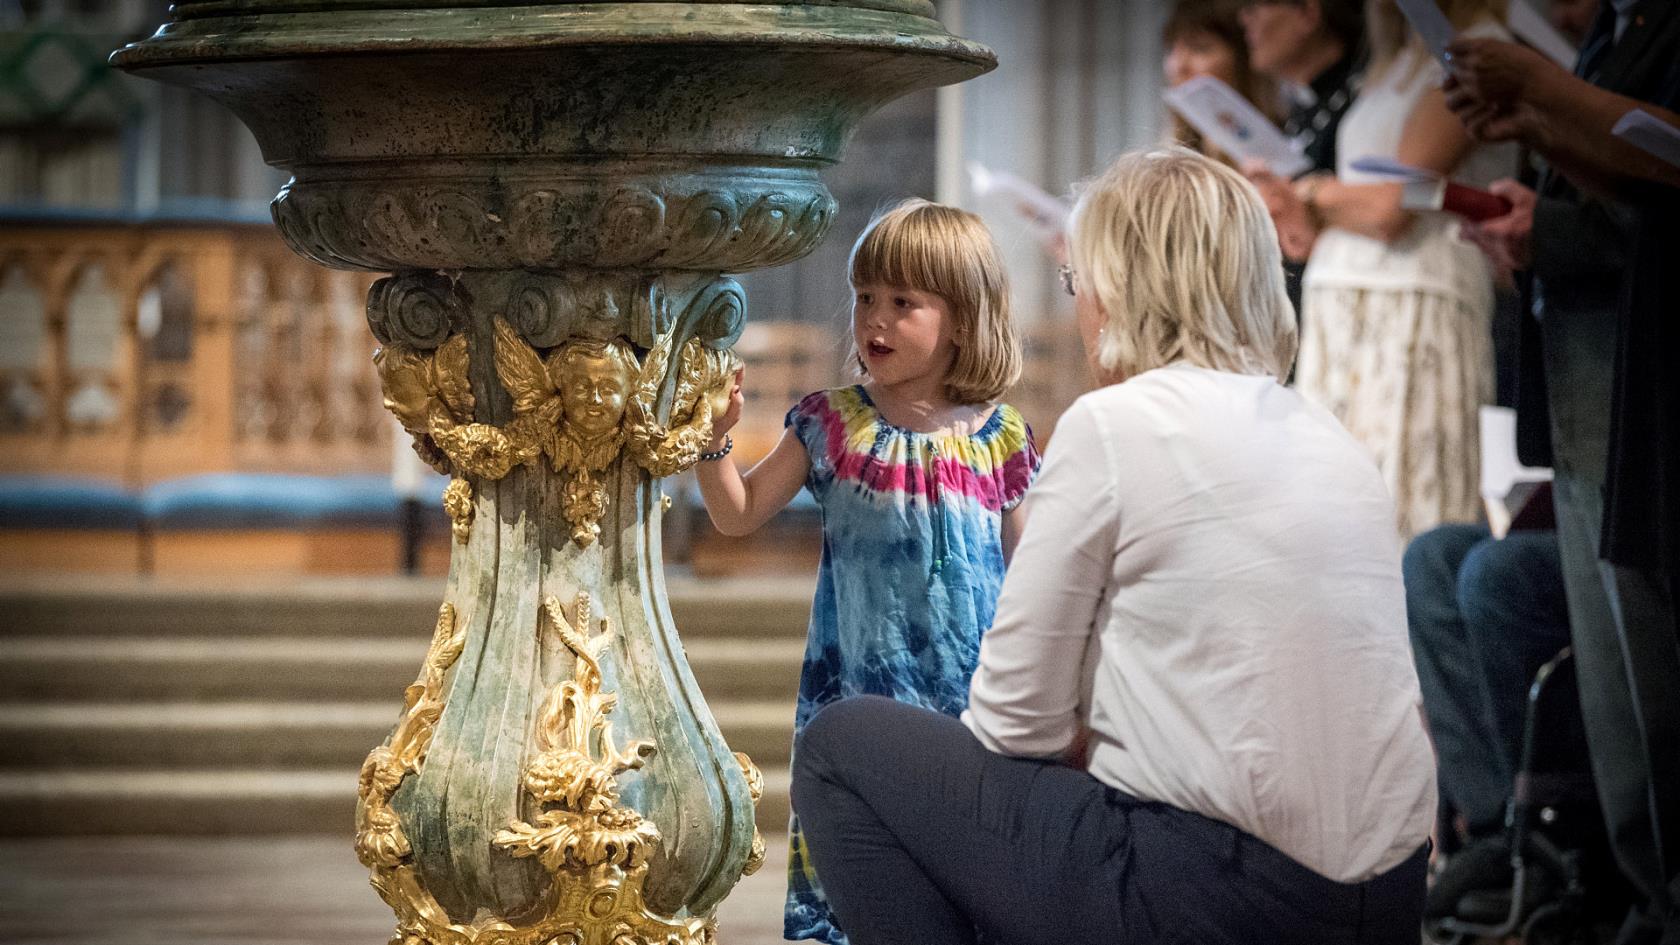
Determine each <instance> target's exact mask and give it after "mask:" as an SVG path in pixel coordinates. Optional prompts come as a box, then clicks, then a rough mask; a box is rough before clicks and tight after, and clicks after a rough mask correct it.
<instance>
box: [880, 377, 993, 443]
mask: <svg viewBox="0 0 1680 945" xmlns="http://www.w3.org/2000/svg"><path fill="white" fill-rule="evenodd" d="M851 390H852V392H853V393H855V394H856V395H857V397H858V400H860V401H862V403H863V406H865V407H867V408H869V409H870V410H871V411H872V412H873V413H874V414H875V420H876V422H877V423H879V424H880V425H881V426H882V427H885V428H886V429H888V430H890V431H892V432H894V433H899V434H902V435H904V436H907V437H914V438H919V439H924V440H937V439H958V440H979V441H981V442H984V441H986V440H989V439H991V438H992V437H993V436H994V435H996V434H997V431H998V429H999V428H1001V427H1002V426H1003V405H1002V404H994V405H992V412H991V414H990V415H988V416H987V417H986V422H985V423H983V424H981V425H980V429H979V430H976V431H975V432H973V433H949V432H945V433H937V432H936V433H924V432H922V431H920V430H912V429H910V428H909V427H901V426H899V425H898V424H896V423H893V422H892V421H891V420H888V419H887V415H886V414H884V413H882V412H881V408H880V407H879V406H877V405H876V403H875V399H874V398H873V397H870V396H869V391H868V390H867V389H865V388H864V386H863V385H862V384H853V385H852V387H851Z"/></svg>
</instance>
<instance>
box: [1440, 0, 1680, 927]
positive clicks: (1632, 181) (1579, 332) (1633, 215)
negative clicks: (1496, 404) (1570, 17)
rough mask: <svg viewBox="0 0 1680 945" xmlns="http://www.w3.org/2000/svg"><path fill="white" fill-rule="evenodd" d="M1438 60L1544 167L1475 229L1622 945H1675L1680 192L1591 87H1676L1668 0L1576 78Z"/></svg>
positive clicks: (1610, 24) (1455, 102)
mask: <svg viewBox="0 0 1680 945" xmlns="http://www.w3.org/2000/svg"><path fill="white" fill-rule="evenodd" d="M1451 55H1452V59H1453V61H1452V64H1451V67H1452V70H1453V76H1454V78H1453V79H1452V80H1450V81H1449V85H1448V100H1449V104H1451V105H1452V106H1453V107H1454V109H1455V110H1456V111H1458V112H1459V114H1460V116H1461V117H1463V118H1464V119H1465V122H1466V125H1467V126H1468V127H1469V128H1470V130H1471V132H1472V134H1475V135H1477V136H1478V137H1482V138H1484V139H1507V138H1518V139H1521V140H1523V141H1524V142H1525V143H1527V144H1529V145H1530V146H1531V147H1533V148H1534V149H1535V150H1536V151H1538V152H1539V153H1540V154H1541V155H1542V156H1544V157H1546V158H1547V159H1548V161H1550V162H1551V164H1552V169H1551V170H1549V171H1548V172H1547V173H1546V174H1545V175H1544V176H1543V178H1542V180H1541V182H1540V186H1539V190H1538V193H1536V192H1533V191H1528V190H1526V189H1524V188H1522V187H1520V186H1519V185H1516V184H1515V183H1512V182H1502V183H1501V184H1499V185H1496V187H1495V189H1496V190H1497V191H1498V192H1499V193H1501V194H1503V195H1504V196H1506V197H1507V198H1508V199H1510V200H1511V201H1512V204H1513V207H1514V209H1513V211H1512V212H1511V213H1510V214H1508V215H1507V216H1505V217H1502V218H1500V219H1498V220H1494V221H1490V222H1489V223H1487V224H1485V225H1483V226H1482V227H1480V228H1479V229H1478V230H1477V231H1476V232H1475V233H1473V235H1475V236H1476V237H1477V238H1478V239H1479V241H1481V242H1482V243H1483V245H1484V247H1485V248H1487V249H1488V250H1489V252H1490V254H1491V255H1493V256H1494V257H1495V260H1496V261H1498V262H1505V263H1507V264H1512V265H1513V266H1514V268H1526V269H1527V270H1528V271H1529V273H1530V274H1531V276H1532V288H1531V297H1532V301H1533V314H1534V319H1532V320H1525V324H1524V338H1523V348H1524V356H1525V357H1524V361H1525V363H1524V370H1523V372H1522V377H1521V386H1520V389H1519V400H1518V408H1519V412H1518V417H1519V426H1520V430H1519V440H1520V444H1519V445H1520V446H1521V447H1522V450H1523V454H1524V460H1525V461H1527V462H1530V463H1535V464H1543V463H1545V462H1547V461H1548V460H1549V461H1550V462H1551V464H1552V465H1553V467H1554V469H1555V471H1556V476H1557V480H1556V486H1555V491H1554V496H1555V502H1556V508H1557V519H1558V531H1559V540H1560V543H1561V550H1562V554H1563V563H1564V574H1565V581H1566V586H1567V593H1568V598H1569V611H1570V622H1571V637H1572V641H1573V646H1574V649H1575V656H1576V660H1577V672H1578V675H1579V678H1580V691H1581V704H1582V705H1581V707H1582V714H1583V717H1584V720H1585V722H1586V726H1587V732H1588V738H1589V745H1590V754H1591V761H1592V766H1593V773H1594V779H1595V781H1596V782H1597V785H1598V791H1599V797H1600V801H1601V804H1602V805H1603V809H1604V815H1605V821H1606V824H1607V826H1608V827H1609V830H1610V837H1611V843H1612V845H1613V847H1614V849H1615V852H1616V856H1617V860H1618V862H1619V863H1620V865H1621V867H1622V871H1623V873H1625V874H1626V875H1627V877H1628V879H1629V880H1630V881H1631V882H1632V883H1633V885H1634V887H1635V888H1636V889H1637V890H1638V891H1639V893H1640V894H1641V895H1642V896H1644V897H1645V899H1646V902H1645V903H1644V904H1643V907H1642V908H1641V909H1640V910H1638V911H1637V912H1636V913H1635V914H1634V915H1631V916H1630V917H1629V920H1628V922H1627V923H1626V924H1625V925H1624V927H1623V930H1622V935H1621V936H1620V937H1619V938H1618V942H1625V943H1635V942H1657V941H1661V942H1663V943H1680V770H1677V765H1680V636H1677V633H1676V625H1675V606H1674V604H1675V596H1674V579H1673V574H1674V564H1675V561H1674V542H1675V537H1676V535H1675V533H1676V532H1677V531H1680V521H1677V520H1676V518H1675V512H1676V510H1675V508H1674V505H1673V497H1674V496H1673V492H1674V468H1673V462H1674V460H1673V457H1672V456H1667V455H1665V452H1666V449H1667V447H1665V446H1664V444H1665V443H1666V444H1668V446H1672V444H1673V441H1672V436H1673V434H1674V432H1675V431H1674V426H1673V424H1674V416H1673V414H1674V409H1673V408H1674V402H1675V394H1674V387H1675V386H1676V385H1675V384H1674V382H1673V380H1672V373H1671V372H1672V359H1673V354H1674V352H1675V351H1676V348H1675V347H1674V346H1673V345H1672V343H1671V342H1672V341H1673V327H1672V323H1673V322H1674V321H1675V320H1676V313H1677V312H1680V308H1669V306H1670V305H1672V304H1673V303H1674V302H1675V301H1676V300H1677V299H1680V293H1677V292H1675V291H1674V287H1675V286H1676V285H1680V272H1676V271H1675V269H1676V260H1677V259H1680V248H1677V247H1675V246H1674V245H1673V243H1672V239H1673V234H1674V232H1675V228H1674V225H1673V216H1674V215H1675V214H1676V213H1677V212H1680V206H1677V205H1680V200H1676V199H1675V194H1676V193H1680V191H1675V190H1674V189H1673V188H1669V187H1666V186H1664V185H1662V184H1660V183H1651V181H1652V180H1655V181H1666V180H1668V177H1667V176H1666V172H1665V171H1663V170H1662V169H1661V168H1660V167H1658V166H1657V164H1656V163H1655V162H1654V161H1652V160H1650V159H1648V158H1645V157H1641V156H1639V155H1636V154H1633V153H1631V152H1629V151H1628V150H1627V146H1626V145H1624V144H1622V143H1621V142H1618V141H1613V140H1610V139H1609V138H1608V135H1607V134H1606V133H1607V132H1608V129H1609V124H1610V123H1613V121H1614V119H1613V118H1612V119H1611V122H1609V123H1606V122H1603V121H1602V118H1601V117H1594V114H1593V113H1592V112H1591V110H1590V109H1589V108H1588V105H1589V103H1598V104H1597V106H1595V107H1599V111H1600V112H1602V109H1603V107H1619V108H1621V109H1622V110H1624V111H1625V108H1626V106H1625V104H1624V105H1620V106H1617V105H1603V104H1602V103H1603V99H1602V96H1600V95H1598V92H1610V93H1616V94H1617V95H1619V96H1622V97H1625V98H1626V99H1627V100H1638V101H1644V102H1654V103H1657V104H1665V103H1669V102H1671V101H1672V99H1673V97H1674V95H1675V92H1676V89H1675V88H1674V86H1675V84H1676V81H1677V78H1680V76H1677V72H1680V68H1677V61H1680V0H1613V2H1606V3H1604V4H1602V6H1601V8H1600V10H1599V15H1598V17H1597V19H1596V20H1595V22H1594V24H1593V28H1592V31H1591V33H1590V34H1589V36H1588V38H1587V41H1586V45H1585V46H1584V47H1583V49H1582V53H1581V57H1580V60H1579V62H1578V64H1577V67H1576V70H1575V75H1576V77H1577V79H1579V80H1584V82H1581V81H1575V80H1570V79H1569V78H1568V77H1567V76H1562V75H1561V71H1559V72H1558V73H1557V74H1556V75H1552V74H1551V70H1550V67H1549V65H1548V64H1546V63H1545V62H1544V60H1541V59H1540V58H1539V57H1538V56H1535V55H1534V54H1532V53H1530V52H1527V51H1522V50H1518V49H1517V48H1516V47H1513V46H1511V44H1502V43H1492V42H1466V43H1461V44H1458V45H1456V46H1454V47H1453V48H1452V50H1451ZM1535 77H1539V78H1535ZM1595 90H1596V91H1595ZM1545 96H1551V97H1552V100H1550V101H1549V102H1543V101H1541V98H1542V97H1545ZM1613 97H1614V96H1612V98H1613ZM1600 126H1602V127H1600ZM1641 168H1644V169H1645V170H1646V173H1643V174H1641V173H1640V169H1641ZM1630 171H1631V172H1632V173H1630ZM1639 177H1644V178H1645V180H1643V181H1641V180H1637V179H1636V178H1639ZM1665 241H1667V242H1666V244H1665ZM1665 245H1666V248H1667V251H1668V252H1669V253H1670V255H1669V257H1668V259H1667V261H1666V262H1664V261H1663V260H1662V253H1663V251H1664V246H1665ZM1658 309H1667V311H1666V316H1667V317H1666V319H1665V318H1660V317H1655V316H1656V315H1657V314H1659V313H1658V312H1657V310H1658ZM1665 333H1666V334H1665ZM1664 366H1666V367H1667V369H1668V371H1669V372H1670V373H1669V380H1667V381H1666V382H1664V381H1663V380H1662V379H1661V378H1660V377H1659V376H1658V372H1659V371H1661V370H1662V368H1663V367H1664ZM1548 414H1549V418H1548ZM1548 454H1549V455H1548Z"/></svg>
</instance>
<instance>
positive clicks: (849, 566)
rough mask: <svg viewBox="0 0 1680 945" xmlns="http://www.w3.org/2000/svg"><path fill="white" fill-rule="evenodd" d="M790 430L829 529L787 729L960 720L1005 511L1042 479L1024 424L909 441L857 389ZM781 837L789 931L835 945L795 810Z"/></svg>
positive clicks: (822, 403)
mask: <svg viewBox="0 0 1680 945" xmlns="http://www.w3.org/2000/svg"><path fill="white" fill-rule="evenodd" d="M787 425H788V426H789V427H791V428H792V429H793V431H794V434H795V435H796V436H798V437H799V441H800V442H801V443H803V444H804V445H805V450H806V452H807V453H809V454H810V457H811V472H810V475H809V477H808V478H807V479H806V482H805V487H806V488H807V489H809V490H810V491H811V494H812V495H813V496H814V497H815V498H816V500H817V504H818V505H819V506H820V507H821V509H822V530H823V550H822V563H821V564H820V565H819V567H818V572H817V591H816V599H815V600H814V601H812V604H811V627H810V637H809V642H808V643H807V644H806V649H805V666H804V671H803V673H802V675H801V677H800V681H799V708H798V713H797V716H796V717H795V720H794V730H795V733H796V734H797V733H798V731H800V730H802V729H803V728H804V727H805V724H806V723H807V722H808V721H810V719H811V717H812V716H813V715H815V714H816V712H817V710H818V709H820V708H822V707H823V706H825V705H827V704H829V703H830V702H834V701H835V700H837V699H841V698H843V697H846V696H855V695H863V694H873V695H882V696H890V697H892V698H894V699H897V700H899V701H900V702H908V703H910V704H912V705H920V706H926V707H927V708H930V709H935V710H937V711H939V712H944V713H946V714H948V715H957V714H959V713H961V712H962V710H963V709H964V708H965V707H966V706H967V704H968V681H969V677H970V676H971V675H973V673H974V667H975V665H976V664H977V663H978V661H979V658H980V635H981V634H982V633H983V632H984V631H985V630H986V629H987V628H988V627H990V626H991V624H992V613H993V610H994V609H995V607H996V606H997V596H998V589H999V587H1000V586H1001V584H1002V583H1003V544H1002V540H1001V534H1002V532H1001V529H1002V523H1003V516H1002V513H1003V512H1004V511H1006V510H1008V509H1013V508H1014V507H1015V506H1016V505H1017V504H1019V503H1020V501H1021V499H1022V497H1023V496H1024V495H1025V494H1026V491H1027V486H1028V485H1029V484H1031V482H1032V480H1033V477H1034V476H1035V475H1037V473H1038V465H1039V456H1038V451H1037V450H1036V449H1035V448H1034V446H1033V442H1032V431H1031V430H1029V429H1028V428H1027V424H1026V421H1025V420H1023V419H1022V417H1021V414H1020V412H1019V411H1017V410H1015V408H1013V407H1010V406H1008V405H1005V404H1000V405H998V407H997V408H996V409H995V410H993V411H992V414H991V416H990V417H989V418H988V419H987V421H986V423H985V424H984V425H983V426H982V427H981V429H980V430H979V432H977V433H974V434H972V435H953V434H926V433H917V432H914V431H911V430H905V429H903V428H901V427H896V426H893V425H892V424H890V423H888V422H886V420H885V419H884V418H883V417H882V416H881V414H880V412H879V411H878V410H876V408H875V405H874V403H873V402H871V401H870V399H869V394H868V393H867V392H866V391H865V390H864V389H863V387H861V386H855V387H845V388H839V389H835V390H828V391H819V392H817V393H815V394H812V395H810V396H809V397H806V398H805V399H804V400H801V401H800V402H799V404H798V405H797V406H795V407H794V408H793V409H792V410H791V411H789V412H788V415H787ZM789 832H790V838H789V839H790V845H791V848H790V852H789V857H788V898H787V911H786V913H785V916H784V920H783V934H784V935H785V936H786V937H787V938H788V939H791V940H798V939H817V940H819V941H823V942H828V943H831V945H842V943H844V942H845V941H846V939H845V936H844V934H842V932H841V931H840V930H839V928H837V925H836V922H835V919H834V916H833V915H832V914H831V913H830V912H829V908H828V903H827V901H826V900H825V899H824V898H823V895H822V889H821V887H820V886H819V885H818V882H817V877H816V873H815V871H814V870H813V869H812V867H811V863H810V859H809V856H808V854H807V851H806V847H805V843H804V837H803V835H802V834H801V833H800V830H799V818H798V815H797V812H796V813H795V816H794V817H793V819H792V822H791V824H790V825H789Z"/></svg>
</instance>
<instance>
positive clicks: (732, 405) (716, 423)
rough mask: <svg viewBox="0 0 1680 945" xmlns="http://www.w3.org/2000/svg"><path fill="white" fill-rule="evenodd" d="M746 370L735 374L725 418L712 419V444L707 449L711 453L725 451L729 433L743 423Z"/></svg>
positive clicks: (743, 369)
mask: <svg viewBox="0 0 1680 945" xmlns="http://www.w3.org/2000/svg"><path fill="white" fill-rule="evenodd" d="M746 370H747V369H746V368H741V369H740V370H738V371H736V372H735V386H734V388H733V389H731V390H730V391H729V407H728V408H727V409H725V410H724V412H723V416H721V417H713V418H712V442H711V445H709V446H707V447H706V449H707V450H708V451H709V452H714V453H715V452H717V451H718V450H721V449H723V444H724V441H725V440H726V439H727V438H728V435H729V431H730V430H733V429H735V425H736V424H737V423H740V422H741V408H742V407H743V406H744V405H745V404H746V398H745V397H743V396H742V395H741V377H742V376H743V375H744V374H745V373H746Z"/></svg>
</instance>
